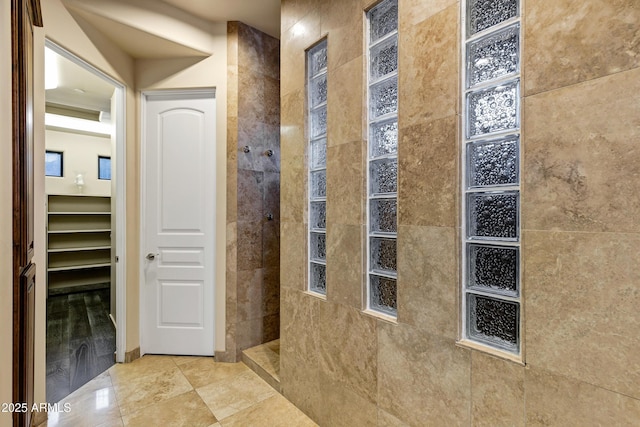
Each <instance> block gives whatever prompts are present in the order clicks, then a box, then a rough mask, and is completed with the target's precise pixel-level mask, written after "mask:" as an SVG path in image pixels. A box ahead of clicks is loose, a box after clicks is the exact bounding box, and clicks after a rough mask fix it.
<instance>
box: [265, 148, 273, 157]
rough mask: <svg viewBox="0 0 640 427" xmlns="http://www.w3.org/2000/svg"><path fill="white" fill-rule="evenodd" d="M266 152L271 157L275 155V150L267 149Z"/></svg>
mask: <svg viewBox="0 0 640 427" xmlns="http://www.w3.org/2000/svg"><path fill="white" fill-rule="evenodd" d="M264 154H266V155H267V156H268V157H271V156H273V150H267V151H265V153H264Z"/></svg>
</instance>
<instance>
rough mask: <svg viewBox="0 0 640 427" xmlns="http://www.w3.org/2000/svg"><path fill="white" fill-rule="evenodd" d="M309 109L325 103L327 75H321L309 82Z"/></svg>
mask: <svg viewBox="0 0 640 427" xmlns="http://www.w3.org/2000/svg"><path fill="white" fill-rule="evenodd" d="M309 95H310V96H309V98H310V101H311V107H316V106H318V105H320V104H322V103H324V102H327V74H326V73H324V74H321V75H319V76H318V77H316V78H314V79H312V80H311V84H310V87H309Z"/></svg>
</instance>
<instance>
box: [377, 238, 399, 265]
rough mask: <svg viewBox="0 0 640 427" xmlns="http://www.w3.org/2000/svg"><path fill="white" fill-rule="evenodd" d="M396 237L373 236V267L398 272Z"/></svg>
mask: <svg viewBox="0 0 640 427" xmlns="http://www.w3.org/2000/svg"><path fill="white" fill-rule="evenodd" d="M396 258H397V254H396V239H385V238H378V237H372V238H371V269H372V270H374V271H388V272H396V271H397V270H398V267H397V261H396Z"/></svg>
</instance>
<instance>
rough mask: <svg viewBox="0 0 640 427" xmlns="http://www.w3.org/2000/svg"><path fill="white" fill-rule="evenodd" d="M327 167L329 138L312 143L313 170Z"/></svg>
mask: <svg viewBox="0 0 640 427" xmlns="http://www.w3.org/2000/svg"><path fill="white" fill-rule="evenodd" d="M326 166H327V138H320V139H316V140H314V141H311V168H312V169H317V168H324V167H326Z"/></svg>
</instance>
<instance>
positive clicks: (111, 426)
mask: <svg viewBox="0 0 640 427" xmlns="http://www.w3.org/2000/svg"><path fill="white" fill-rule="evenodd" d="M96 427H124V422H123V421H122V418H117V419H113V420H110V421H107V422H106V423H102V424H100V425H97V426H96Z"/></svg>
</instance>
